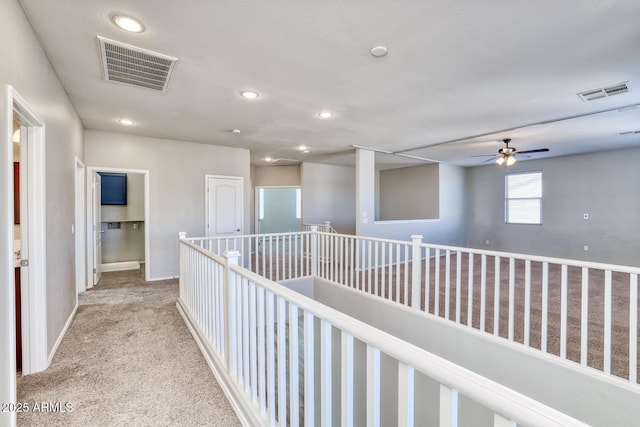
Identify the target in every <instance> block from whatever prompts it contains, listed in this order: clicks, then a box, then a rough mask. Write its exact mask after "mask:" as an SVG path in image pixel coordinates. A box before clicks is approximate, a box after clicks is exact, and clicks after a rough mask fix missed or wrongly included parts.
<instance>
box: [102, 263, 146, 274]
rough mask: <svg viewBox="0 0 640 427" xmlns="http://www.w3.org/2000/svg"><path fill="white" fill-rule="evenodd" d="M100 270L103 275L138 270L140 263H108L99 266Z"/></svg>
mask: <svg viewBox="0 0 640 427" xmlns="http://www.w3.org/2000/svg"><path fill="white" fill-rule="evenodd" d="M100 269H101V270H102V272H103V273H105V272H108V271H124V270H139V269H140V262H138V261H123V262H108V263H106V264H100Z"/></svg>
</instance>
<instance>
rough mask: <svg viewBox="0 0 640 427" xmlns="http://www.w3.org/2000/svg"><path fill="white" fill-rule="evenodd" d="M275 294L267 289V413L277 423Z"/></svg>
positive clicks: (272, 422) (270, 420)
mask: <svg viewBox="0 0 640 427" xmlns="http://www.w3.org/2000/svg"><path fill="white" fill-rule="evenodd" d="M274 303H275V301H274V295H273V293H272V292H269V291H267V308H266V311H267V325H266V326H267V413H268V414H269V423H270V424H271V425H275V423H276V348H275V347H276V337H275V335H276V334H275V329H276V322H275V313H274V311H275V307H274Z"/></svg>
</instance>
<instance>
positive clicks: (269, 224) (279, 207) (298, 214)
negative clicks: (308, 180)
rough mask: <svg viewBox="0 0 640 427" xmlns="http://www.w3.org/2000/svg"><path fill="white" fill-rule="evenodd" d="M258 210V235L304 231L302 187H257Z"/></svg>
mask: <svg viewBox="0 0 640 427" xmlns="http://www.w3.org/2000/svg"><path fill="white" fill-rule="evenodd" d="M256 210H257V212H256V230H257V232H258V234H265V233H287V232H296V231H300V230H302V191H301V189H300V187H256Z"/></svg>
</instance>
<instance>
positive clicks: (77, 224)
mask: <svg viewBox="0 0 640 427" xmlns="http://www.w3.org/2000/svg"><path fill="white" fill-rule="evenodd" d="M74 171H75V176H74V187H75V197H74V199H75V205H74V206H75V210H74V229H73V232H74V240H75V251H76V256H75V262H76V304H77V303H78V298H77V295H78V292H83V291H85V290H87V274H86V272H87V247H86V245H87V242H86V237H85V233H86V229H87V227H86V225H85V221H86V215H85V210H86V202H85V200H86V194H87V193H86V185H87V184H86V183H87V179H86V177H87V175H86V167H85V165H84V163H83V162H82V161H81V160H80V159H79V158H78V157H76V158H75V161H74Z"/></svg>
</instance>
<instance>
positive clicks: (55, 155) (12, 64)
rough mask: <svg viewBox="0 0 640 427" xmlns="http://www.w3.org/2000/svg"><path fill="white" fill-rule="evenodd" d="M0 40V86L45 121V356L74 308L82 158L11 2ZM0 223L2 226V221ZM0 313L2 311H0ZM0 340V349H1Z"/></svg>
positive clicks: (62, 98)
mask: <svg viewBox="0 0 640 427" xmlns="http://www.w3.org/2000/svg"><path fill="white" fill-rule="evenodd" d="M0 40H2V41H3V42H2V43H0V83H1V84H2V85H5V84H9V85H12V86H13V87H14V88H15V89H16V90H17V91H18V92H19V94H20V95H21V96H22V97H23V98H24V99H25V101H26V102H27V103H28V104H29V105H30V106H31V108H32V109H33V110H34V112H35V113H36V114H37V115H38V116H39V117H40V119H42V120H43V121H44V122H45V146H46V160H45V168H46V172H45V181H46V194H45V200H46V225H45V226H46V233H47V236H46V239H47V247H46V257H47V271H46V289H47V291H46V292H47V296H46V302H47V343H48V345H47V347H48V348H47V351H48V352H50V351H51V350H52V349H53V346H54V344H55V343H56V340H57V339H58V337H59V336H60V333H61V332H62V329H63V327H64V325H65V323H66V322H67V320H68V318H69V316H70V315H71V312H72V311H73V308H74V306H75V304H76V287H75V241H74V235H73V234H72V233H71V225H72V224H74V220H75V214H74V200H75V197H74V192H75V191H74V178H75V161H74V157H76V156H77V157H78V158H80V159H81V160H82V159H83V158H84V149H83V130H82V124H81V123H80V120H79V118H78V116H77V114H76V112H75V110H74V108H73V106H72V105H71V103H70V102H69V99H68V97H67V94H66V93H65V91H64V89H63V87H62V85H61V84H60V81H59V80H58V77H57V75H56V73H55V72H54V71H53V69H52V67H51V64H50V63H49V60H48V58H47V56H46V55H45V53H44V52H43V50H42V48H41V46H40V43H39V41H38V39H37V37H36V35H35V34H34V32H33V30H32V29H31V26H30V25H29V22H28V21H27V19H26V17H25V16H24V14H23V12H22V9H21V8H20V5H19V4H18V2H17V1H15V0H4V1H2V2H0ZM0 157H1V156H0ZM5 168H6V164H5V163H4V162H0V169H2V170H0V174H1V175H2V176H3V177H5V176H8V175H7V171H6V170H5ZM2 197H5V196H2ZM11 214H13V213H11ZM3 216H4V213H2V214H0V217H3ZM0 221H2V222H3V223H4V217H3V218H1V219H0ZM2 257H3V258H5V259H10V255H9V254H4V253H3V254H2ZM6 285H7V283H2V284H1V285H0V286H6ZM0 312H3V313H6V312H7V311H5V310H4V307H0ZM2 322H3V323H4V320H2ZM5 338H6V337H4V336H2V337H0V348H2V347H4V339H5ZM1 363H2V361H0V364H1ZM0 379H2V378H0ZM0 382H2V381H0ZM3 389H4V387H3ZM1 393H2V391H0V398H1V397H3V395H2V394H1ZM0 400H4V399H0ZM0 420H2V418H0ZM0 424H1V422H0Z"/></svg>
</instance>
